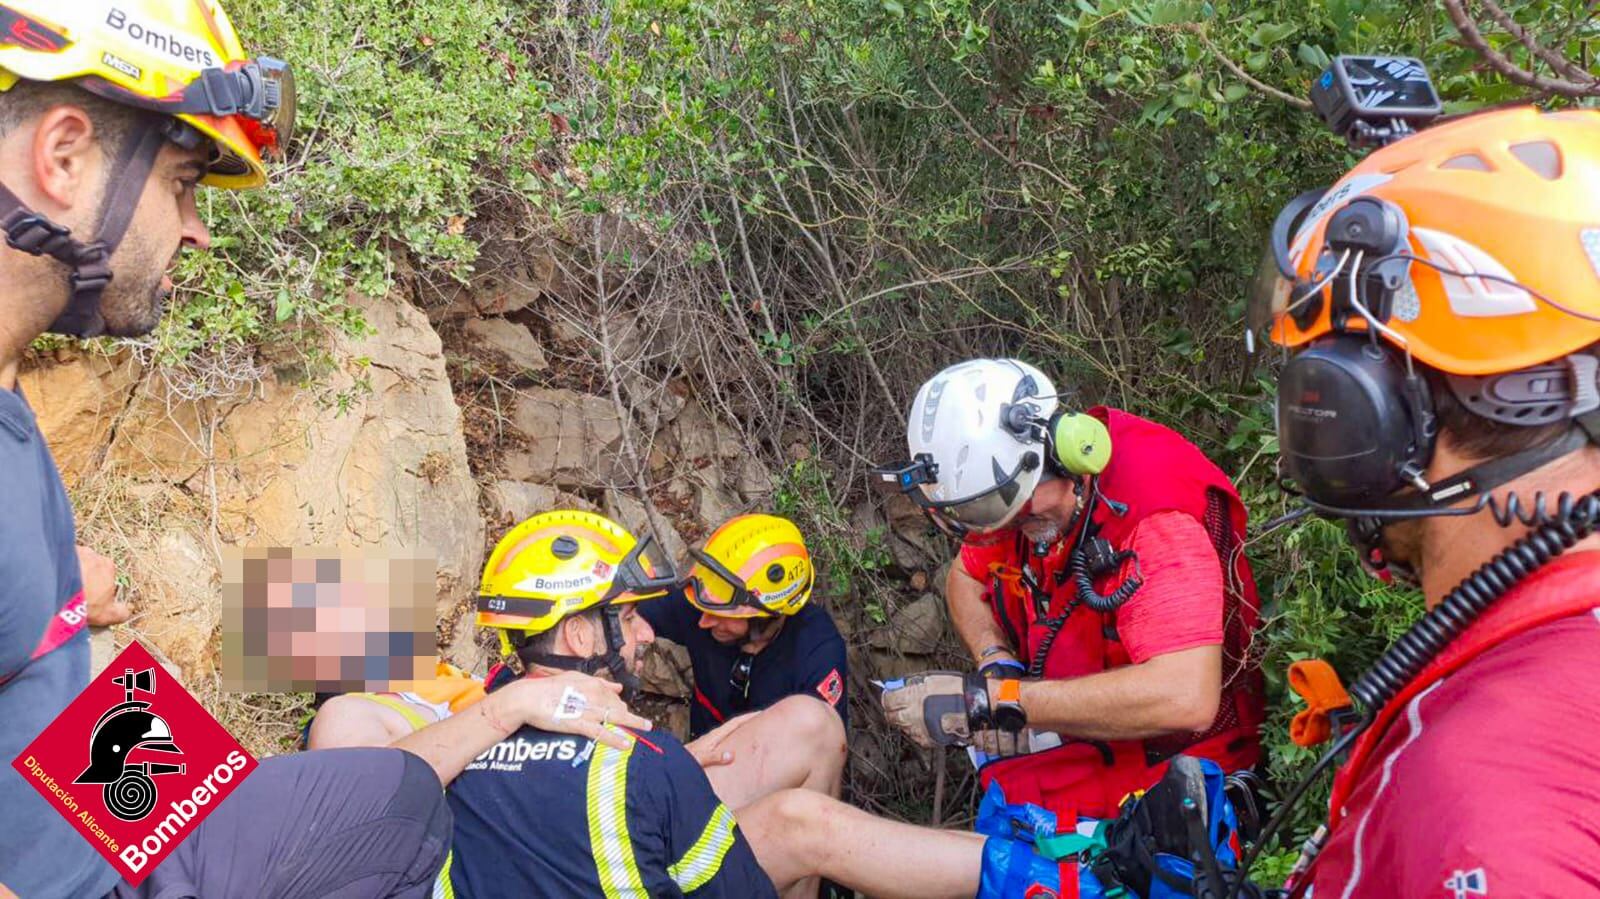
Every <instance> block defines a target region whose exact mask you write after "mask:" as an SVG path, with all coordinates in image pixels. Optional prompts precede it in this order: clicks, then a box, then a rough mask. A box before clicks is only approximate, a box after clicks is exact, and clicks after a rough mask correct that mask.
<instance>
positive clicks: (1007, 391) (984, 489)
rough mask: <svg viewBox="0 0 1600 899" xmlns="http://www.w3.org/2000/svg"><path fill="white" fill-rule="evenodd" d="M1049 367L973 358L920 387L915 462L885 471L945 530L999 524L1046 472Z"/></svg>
mask: <svg viewBox="0 0 1600 899" xmlns="http://www.w3.org/2000/svg"><path fill="white" fill-rule="evenodd" d="M1056 406H1057V402H1056V388H1055V385H1054V384H1052V383H1051V381H1050V379H1049V378H1048V377H1046V376H1045V374H1044V372H1042V371H1040V370H1039V369H1037V368H1034V367H1033V366H1031V365H1029V364H1027V363H1026V362H1021V361H1019V360H1016V359H972V360H970V361H967V362H962V363H959V364H956V365H952V366H950V367H949V368H947V369H945V370H944V371H941V372H939V373H938V374H936V375H934V376H933V377H932V378H930V379H929V380H928V382H927V383H925V384H923V385H922V389H921V390H918V391H917V398H916V400H914V401H913V402H912V404H911V414H910V415H909V416H908V418H907V421H906V444H907V446H908V447H909V449H910V450H911V463H910V464H909V465H906V466H903V467H900V468H896V469H884V470H880V473H879V474H880V477H882V478H884V480H886V481H894V482H895V483H894V486H895V487H896V488H897V489H899V490H902V491H904V492H906V493H907V494H908V495H909V496H911V497H912V499H914V500H916V501H917V503H918V504H919V505H921V506H922V507H923V508H924V509H925V510H927V512H928V513H929V515H930V517H932V518H933V520H934V522H935V523H936V524H938V525H939V526H940V527H941V528H944V529H945V530H947V531H949V532H951V533H953V534H956V535H957V536H963V535H965V534H967V533H971V532H978V533H982V532H986V531H994V530H999V529H1000V528H1003V527H1005V526H1006V525H1007V524H1009V523H1010V522H1011V521H1012V519H1014V518H1016V516H1017V514H1018V513H1019V512H1021V511H1022V509H1023V508H1024V507H1025V506H1026V505H1027V504H1028V500H1030V499H1031V498H1032V497H1033V490H1034V488H1035V487H1037V486H1038V485H1039V482H1040V481H1041V480H1042V479H1043V478H1044V476H1045V473H1046V464H1045V453H1046V452H1047V440H1046V436H1045V428H1044V426H1043V425H1044V423H1047V422H1049V421H1050V420H1051V418H1052V416H1054V415H1055V412H1056Z"/></svg>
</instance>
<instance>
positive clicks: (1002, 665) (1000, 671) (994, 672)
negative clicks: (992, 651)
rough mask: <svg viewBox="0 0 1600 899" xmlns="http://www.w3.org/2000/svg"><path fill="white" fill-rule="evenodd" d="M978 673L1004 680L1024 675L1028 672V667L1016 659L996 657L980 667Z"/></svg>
mask: <svg viewBox="0 0 1600 899" xmlns="http://www.w3.org/2000/svg"><path fill="white" fill-rule="evenodd" d="M978 673H979V674H981V675H983V676H984V677H988V678H993V679H995V680H1004V679H1005V678H1008V677H1011V678H1015V677H1022V676H1024V675H1026V674H1027V673H1028V668H1027V666H1026V665H1024V664H1022V663H1021V662H1019V661H1017V660H1016V659H995V660H994V661H992V662H990V663H988V664H987V665H984V666H983V667H982V668H979V669H978Z"/></svg>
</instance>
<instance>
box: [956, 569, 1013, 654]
mask: <svg viewBox="0 0 1600 899" xmlns="http://www.w3.org/2000/svg"><path fill="white" fill-rule="evenodd" d="M983 590H984V587H983V584H982V583H980V582H978V581H977V580H976V579H974V578H973V577H972V575H970V574H967V571H966V569H965V568H963V567H961V562H960V560H957V561H956V563H955V564H954V565H951V566H950V576H949V577H947V578H946V579H945V590H944V593H945V602H946V603H947V604H948V605H949V607H950V623H951V624H953V625H954V626H955V629H956V634H957V635H958V636H960V637H961V642H962V643H965V644H966V646H967V651H968V652H970V653H972V658H973V660H974V661H978V656H979V655H980V654H981V653H982V652H983V651H984V650H985V649H988V648H989V647H991V646H1011V640H1010V639H1008V638H1007V637H1006V635H1005V632H1004V631H1002V630H1000V625H999V624H997V623H996V622H995V620H994V613H993V612H991V611H989V604H988V603H987V602H984V599H983ZM1011 648H1012V650H1013V651H1012V652H1005V653H995V654H993V655H991V656H989V657H988V658H986V659H983V660H981V661H978V663H979V664H988V663H989V662H992V661H994V660H995V659H1002V658H1012V659H1014V658H1016V654H1015V649H1016V647H1011Z"/></svg>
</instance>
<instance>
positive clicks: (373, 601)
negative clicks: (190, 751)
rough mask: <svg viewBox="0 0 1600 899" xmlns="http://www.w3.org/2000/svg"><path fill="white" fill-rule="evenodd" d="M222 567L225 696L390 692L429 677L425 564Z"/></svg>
mask: <svg viewBox="0 0 1600 899" xmlns="http://www.w3.org/2000/svg"><path fill="white" fill-rule="evenodd" d="M228 562H229V564H228V572H227V575H226V576H225V578H224V583H223V594H224V603H225V605H224V609H225V611H224V619H223V624H224V629H223V675H224V681H225V685H226V687H227V689H229V690H269V691H270V690H295V691H304V690H313V691H316V692H348V691H356V690H389V689H404V685H405V684H406V683H407V682H411V681H416V680H427V679H431V678H432V677H433V676H434V668H435V663H436V649H437V647H436V642H435V635H434V621H433V601H434V577H433V573H434V564H433V560H431V559H413V558H405V557H400V558H392V557H389V556H387V555H376V556H373V555H361V554H357V553H348V552H347V553H339V552H335V551H332V550H287V549H271V550H265V551H262V550H253V551H252V550H245V551H244V552H243V554H242V556H241V557H240V558H239V559H229V560H228Z"/></svg>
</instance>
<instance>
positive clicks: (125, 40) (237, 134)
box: [0, 0, 295, 337]
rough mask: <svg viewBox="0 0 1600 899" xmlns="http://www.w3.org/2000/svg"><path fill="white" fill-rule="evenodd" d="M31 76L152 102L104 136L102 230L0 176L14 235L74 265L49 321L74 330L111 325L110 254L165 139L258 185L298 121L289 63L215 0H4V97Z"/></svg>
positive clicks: (5, 225)
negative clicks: (68, 219) (47, 209)
mask: <svg viewBox="0 0 1600 899" xmlns="http://www.w3.org/2000/svg"><path fill="white" fill-rule="evenodd" d="M29 82H34V83H55V82H59V83H65V84H71V85H74V86H76V87H80V88H82V89H83V90H85V91H87V92H89V93H91V94H94V95H95V96H97V97H100V98H102V99H104V100H106V101H109V102H112V103H116V104H119V105H121V106H125V107H130V108H131V109H133V110H144V111H145V112H146V113H147V114H145V115H136V116H131V117H130V118H133V119H135V121H133V123H132V126H131V127H130V128H129V129H128V131H129V133H128V134H127V136H126V138H125V139H124V140H122V141H120V142H119V143H120V144H121V146H117V147H115V148H113V147H110V146H108V145H106V144H105V143H104V142H102V147H103V148H104V149H105V151H106V153H107V154H108V158H107V162H106V168H107V170H108V171H109V172H110V175H111V177H110V179H109V181H108V182H107V185H106V188H105V195H104V198H103V199H102V200H101V201H100V204H101V205H100V209H99V210H98V212H97V213H95V214H94V217H93V218H92V219H91V220H92V221H97V222H98V225H96V229H97V230H96V233H94V234H89V235H77V234H74V233H73V232H72V230H71V229H70V228H68V227H66V226H64V225H62V224H61V223H59V222H55V221H52V220H51V219H49V218H47V217H46V216H44V215H42V214H40V213H39V212H38V211H36V210H34V209H32V208H30V207H29V206H28V205H27V203H26V202H24V200H23V199H22V197H21V196H19V195H18V194H17V192H16V190H14V188H16V187H18V186H19V183H13V184H11V185H7V184H4V183H0V232H3V233H4V237H5V242H6V245H7V246H8V247H10V248H11V249H12V250H16V251H19V252H23V253H28V254H30V255H33V256H41V257H44V256H48V257H51V258H53V259H55V260H56V261H58V262H60V263H61V264H62V265H64V266H66V268H67V270H68V277H67V289H68V302H67V305H66V307H65V309H64V310H63V311H62V312H61V313H60V315H59V316H58V317H57V318H56V320H55V321H54V322H52V323H51V325H50V326H49V329H48V330H51V331H54V332H56V333H59V334H67V335H70V336H74V337H97V336H99V335H101V334H103V333H105V330H106V322H105V320H104V318H103V317H102V316H101V314H100V298H101V295H102V294H103V293H104V292H105V289H106V287H107V286H109V285H110V283H111V279H112V277H113V271H112V265H111V259H112V256H113V255H114V254H115V253H116V251H117V247H118V246H120V245H121V243H122V239H123V237H124V236H125V235H126V234H127V230H128V227H129V225H130V224H131V223H132V222H133V218H134V212H135V211H136V210H137V209H138V207H139V204H140V202H141V200H142V198H143V197H144V195H145V186H146V185H147V184H148V182H149V180H150V176H151V173H152V172H153V171H154V170H155V166H156V159H157V157H158V156H159V155H160V153H161V151H162V150H163V148H165V147H167V146H168V145H174V146H177V147H179V148H180V149H182V150H184V151H187V152H190V153H193V154H196V155H195V158H196V160H197V161H200V162H201V164H202V165H203V172H201V173H200V174H201V177H200V179H199V180H200V181H201V183H204V184H208V185H211V186H213V187H225V188H247V187H257V186H259V185H260V184H262V183H263V182H265V181H266V168H265V166H264V165H263V163H262V154H264V153H278V154H281V153H282V152H283V150H284V149H285V148H286V147H287V146H288V143H289V139H290V135H291V133H292V132H293V130H294V111H295V88H294V76H293V74H292V73H291V72H290V69H289V66H288V65H287V64H285V63H283V62H281V61H279V60H276V59H270V58H267V57H260V58H251V57H248V56H246V54H245V51H244V48H243V47H242V46H241V45H240V43H239V36H238V35H237V34H236V33H234V30H233V24H232V23H231V22H229V21H228V16H227V14H226V13H224V12H223V11H222V7H221V6H219V5H217V3H216V2H215V0H69V2H61V0H54V2H49V0H0V103H5V102H12V103H15V102H17V101H16V100H15V99H13V98H15V97H16V96H17V94H16V93H14V92H16V91H17V90H18V85H19V84H24V83H29ZM112 153H115V156H114V157H112V156H110V155H109V154H112ZM8 177H14V175H11V176H8Z"/></svg>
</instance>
